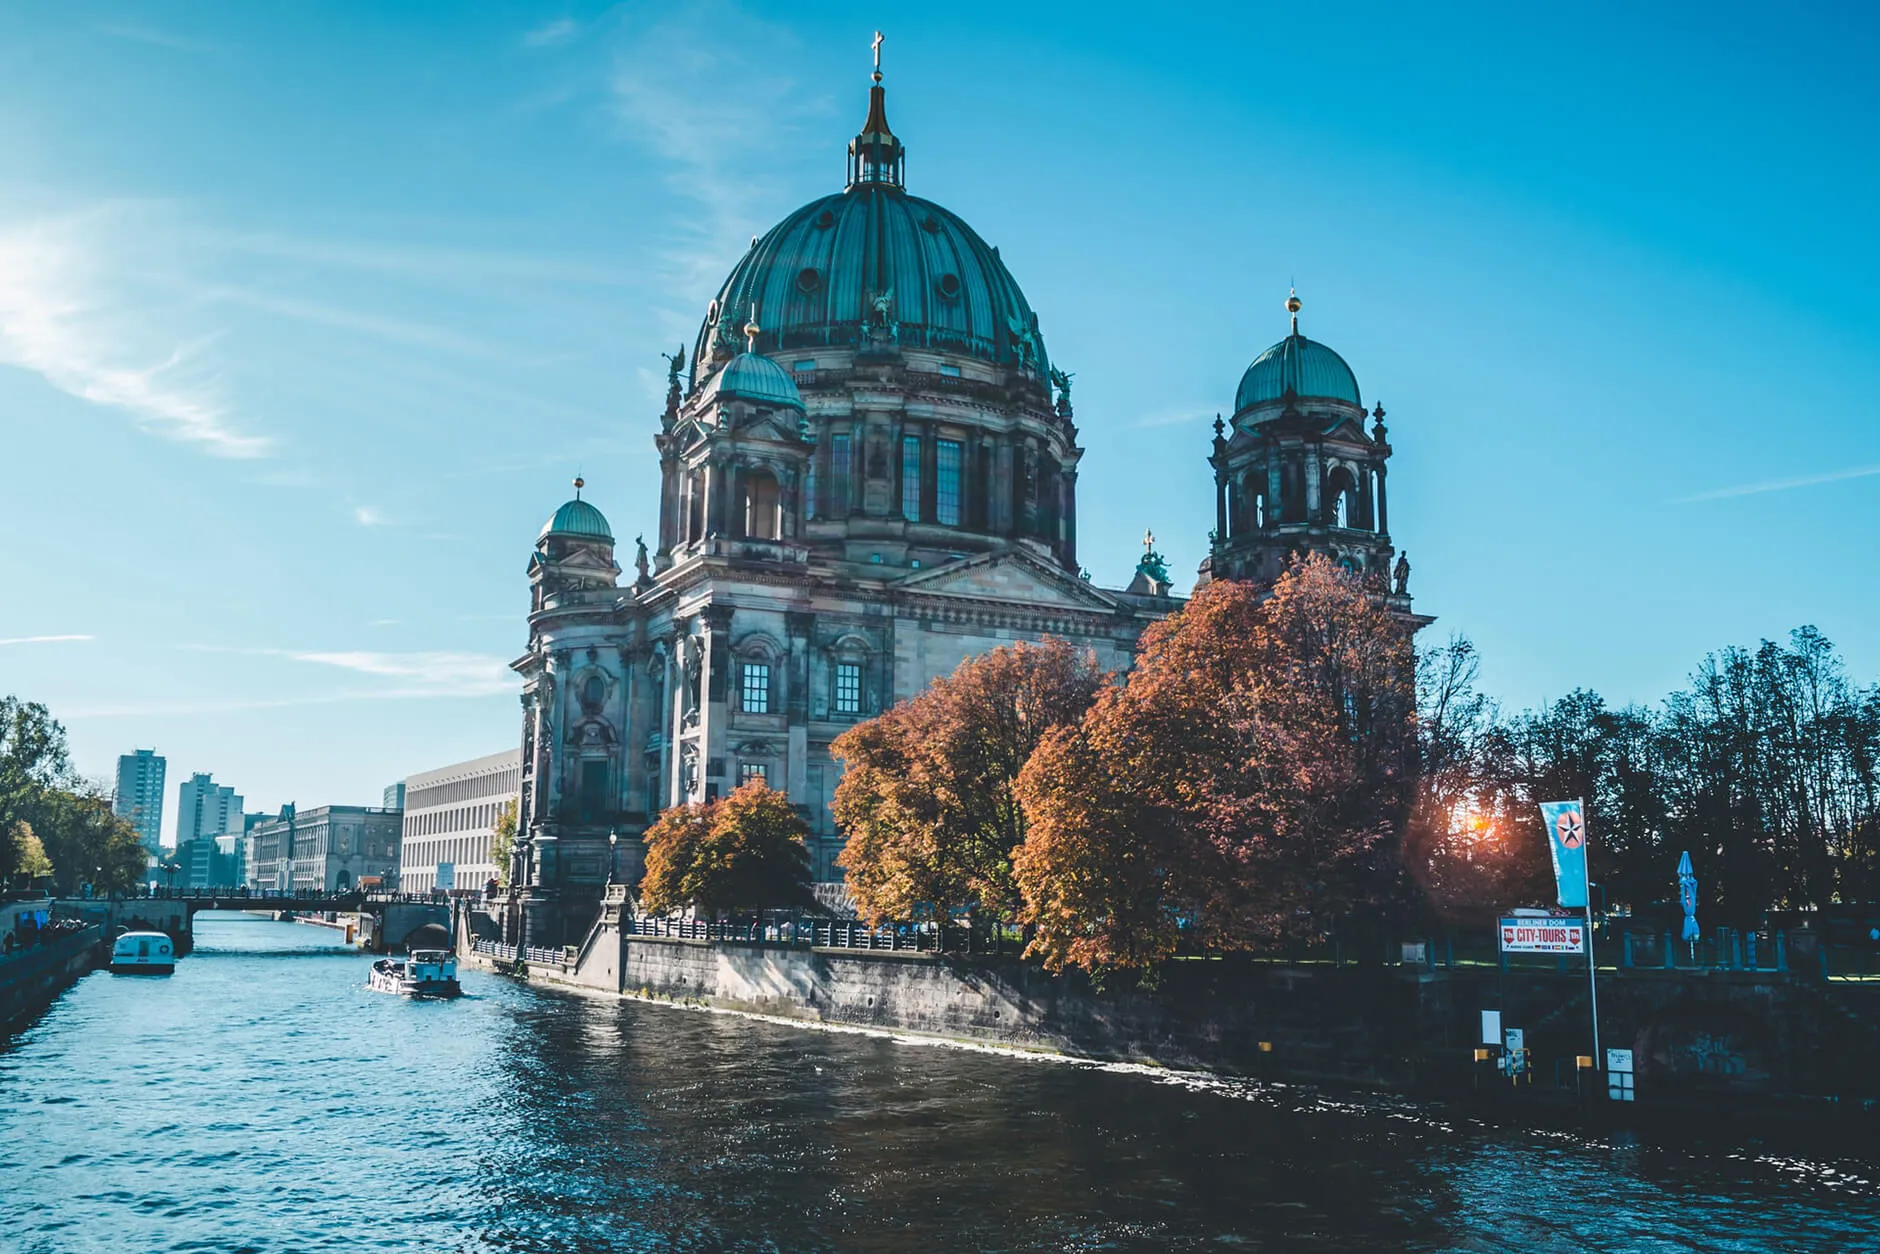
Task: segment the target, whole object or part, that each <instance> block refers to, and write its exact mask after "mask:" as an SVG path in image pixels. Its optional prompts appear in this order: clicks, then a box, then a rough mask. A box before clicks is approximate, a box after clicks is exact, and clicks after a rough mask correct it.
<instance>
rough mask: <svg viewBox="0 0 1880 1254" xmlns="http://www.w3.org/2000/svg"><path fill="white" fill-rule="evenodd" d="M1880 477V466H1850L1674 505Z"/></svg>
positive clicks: (1714, 493) (1701, 494) (1744, 485)
mask: <svg viewBox="0 0 1880 1254" xmlns="http://www.w3.org/2000/svg"><path fill="white" fill-rule="evenodd" d="M1873 475H1880V465H1874V466H1849V467H1847V468H1846V469H1845V470H1829V471H1824V472H1822V473H1820V474H1814V475H1796V476H1795V477H1793V478H1790V479H1765V480H1763V481H1761V482H1759V483H1740V484H1737V485H1736V486H1734V487H1729V488H1713V489H1711V490H1710V491H1708V492H1698V493H1696V494H1694V495H1692V496H1681V497H1679V498H1677V500H1676V501H1675V502H1673V503H1674V504H1677V505H1691V504H1694V503H1696V502H1698V501H1721V500H1725V499H1727V498H1729V497H1733V496H1758V495H1760V494H1762V493H1764V492H1786V491H1788V490H1789V489H1790V488H1812V487H1816V486H1817V485H1819V484H1823V483H1839V482H1841V481H1842V480H1843V479H1866V478H1869V477H1871V476H1873Z"/></svg>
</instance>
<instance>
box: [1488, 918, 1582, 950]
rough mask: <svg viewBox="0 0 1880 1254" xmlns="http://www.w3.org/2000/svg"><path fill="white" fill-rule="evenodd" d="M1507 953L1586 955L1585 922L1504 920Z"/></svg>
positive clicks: (1503, 945)
mask: <svg viewBox="0 0 1880 1254" xmlns="http://www.w3.org/2000/svg"><path fill="white" fill-rule="evenodd" d="M1501 952H1503V953H1505V954H1583V953H1585V952H1586V924H1585V923H1583V922H1580V921H1577V920H1574V919H1503V920H1502V921H1501Z"/></svg>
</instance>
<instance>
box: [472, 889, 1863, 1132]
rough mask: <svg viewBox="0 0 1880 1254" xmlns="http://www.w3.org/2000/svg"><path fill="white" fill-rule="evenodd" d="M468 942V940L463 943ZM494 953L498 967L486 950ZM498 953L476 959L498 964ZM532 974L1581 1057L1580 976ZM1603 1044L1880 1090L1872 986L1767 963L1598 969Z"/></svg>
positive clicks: (1218, 967) (1228, 1065)
mask: <svg viewBox="0 0 1880 1254" xmlns="http://www.w3.org/2000/svg"><path fill="white" fill-rule="evenodd" d="M463 936H464V938H465V942H466V943H465V948H466V949H469V948H470V947H471V946H470V945H469V943H468V942H469V937H470V933H469V930H468V929H466V930H465V932H464V933H463ZM492 957H494V958H495V960H494V961H490V959H491V958H492ZM504 957H505V955H501V954H498V955H490V954H488V953H487V952H486V953H485V954H484V955H482V958H481V960H483V961H487V962H489V964H490V965H492V966H496V967H499V968H511V967H513V964H511V963H509V962H506V961H504V960H503V958H504ZM524 965H525V966H526V969H527V973H528V975H529V976H530V978H532V979H538V980H542V981H545V982H550V983H560V984H567V985H573V986H577V987H581V988H585V989H589V990H594V991H599V992H605V993H609V994H618V995H624V996H635V997H642V998H648V999H654V1000H669V1001H681V1002H687V1003H694V1004H702V1005H707V1006H712V1007H717V1008H721V1009H726V1010H737V1011H746V1012H751V1013H757V1014H764V1015H771V1016H776V1017H780V1018H786V1019H798V1020H805V1021H810V1022H815V1023H823V1024H838V1025H845V1026H854V1027H865V1028H872V1029H879V1030H885V1031H893V1032H910V1033H921V1034H926V1035H931V1036H936V1037H943V1038H948V1039H953V1040H961V1041H972V1042H981V1043H985V1044H995V1045H1003V1046H1014V1047H1019V1048H1026V1049H1039V1050H1048V1051H1052V1052H1057V1053H1064V1054H1072V1055H1077V1056H1082V1057H1090V1058H1099V1059H1110V1060H1119V1061H1142V1062H1154V1063H1157V1064H1161V1065H1165V1066H1171V1067H1181V1068H1195V1069H1203V1070H1211V1071H1223V1072H1230V1073H1242V1074H1256V1075H1269V1076H1276V1077H1285V1078H1292V1079H1301V1080H1324V1081H1336V1082H1341V1083H1349V1084H1354V1085H1361V1086H1366V1087H1376V1088H1388V1089H1398V1090H1404V1091H1412V1090H1415V1091H1442V1090H1453V1089H1458V1088H1469V1087H1471V1086H1473V1085H1474V1084H1475V1083H1476V1082H1477V1080H1478V1072H1477V1071H1476V1069H1475V1063H1474V1061H1473V1050H1474V1048H1475V1046H1476V1045H1477V1044H1478V1043H1479V1042H1478V1039H1477V1038H1478V1036H1479V1034H1480V1027H1481V1011H1483V1010H1486V1009H1499V1010H1501V1011H1502V1013H1503V1022H1504V1023H1505V1024H1506V1025H1507V1026H1510V1027H1521V1028H1523V1029H1524V1030H1525V1031H1526V1033H1527V1043H1528V1047H1529V1049H1530V1050H1532V1051H1533V1058H1534V1061H1535V1065H1536V1066H1537V1068H1540V1069H1542V1070H1543V1072H1544V1074H1543V1075H1542V1076H1541V1077H1540V1078H1541V1079H1542V1080H1545V1081H1548V1082H1551V1080H1552V1078H1553V1077H1552V1068H1553V1067H1555V1065H1556V1063H1558V1065H1560V1066H1562V1067H1564V1068H1566V1069H1568V1071H1569V1072H1570V1071H1571V1069H1572V1067H1573V1061H1572V1060H1573V1058H1574V1057H1575V1056H1576V1055H1580V1054H1587V1053H1590V1052H1591V1041H1590V1015H1589V1013H1588V1007H1587V992H1586V979H1585V974H1584V971H1583V970H1582V971H1580V972H1571V971H1565V972H1547V971H1528V972H1513V971H1511V972H1506V973H1503V972H1498V971H1497V970H1495V969H1494V968H1492V967H1490V968H1461V967H1459V968H1453V969H1443V968H1439V969H1436V970H1429V969H1426V968H1421V967H1415V966H1410V967H1402V966H1384V965H1368V966H1342V967H1341V966H1335V965H1332V964H1302V965H1288V964H1283V963H1268V962H1255V961H1245V960H1233V959H1227V960H1208V961H1177V962H1172V963H1169V964H1167V965H1166V966H1165V967H1164V968H1163V970H1162V972H1161V975H1160V979H1159V981H1158V983H1157V985H1156V986H1155V987H1153V988H1143V987H1139V986H1137V985H1135V984H1134V983H1133V982H1132V981H1129V980H1117V981H1114V982H1112V984H1111V985H1110V986H1109V987H1106V988H1098V987H1094V986H1093V985H1092V983H1091V982H1090V981H1089V980H1088V979H1087V978H1085V977H1082V976H1080V975H1076V974H1071V975H1065V976H1051V975H1049V974H1047V973H1046V972H1044V971H1043V970H1042V969H1040V968H1039V967H1037V966H1036V965H1035V964H1032V963H1027V962H1022V961H1019V960H1017V959H1014V958H994V957H985V956H971V957H966V956H957V955H934V954H916V953H905V952H902V953H889V952H880V951H874V952H871V951H863V950H843V949H810V948H804V947H788V946H778V945H747V944H736V943H729V942H706V941H694V940H680V939H676V938H661V937H643V936H633V937H622V936H621V934H620V933H619V932H618V931H617V930H615V929H614V928H613V927H612V926H611V925H608V924H602V925H601V926H598V927H596V928H595V929H594V930H593V931H592V932H590V933H589V935H588V937H587V939H586V941H585V943H584V944H583V945H581V946H579V947H578V948H576V949H575V950H574V951H573V956H572V960H570V958H569V957H568V956H566V954H565V953H564V951H556V953H555V955H554V956H553V957H552V958H550V957H548V956H546V955H542V954H538V955H537V956H536V960H535V961H532V962H529V963H526V964H524ZM1599 996H1600V1022H1601V1030H1602V1040H1601V1044H1602V1046H1605V1047H1617V1048H1631V1049H1633V1050H1634V1051H1635V1053H1636V1054H1637V1055H1638V1064H1637V1065H1638V1068H1639V1076H1640V1083H1641V1084H1646V1083H1650V1084H1651V1085H1652V1086H1653V1088H1654V1089H1655V1090H1656V1091H1657V1092H1659V1093H1669V1092H1674V1091H1676V1092H1682V1093H1686V1094H1689V1095H1693V1096H1699V1095H1702V1094H1706V1093H1734V1094H1738V1095H1776V1094H1780V1095H1810V1094H1812V1095H1820V1096H1826V1097H1834V1098H1838V1099H1841V1100H1845V1101H1851V1102H1858V1101H1861V1100H1866V1099H1872V1098H1876V1097H1880V988H1869V987H1867V986H1862V985H1841V984H1834V985H1829V984H1823V983H1821V982H1820V981H1818V980H1810V979H1804V978H1792V977H1788V976H1784V975H1778V974H1777V973H1775V972H1761V973H1743V972H1712V973H1695V974H1694V973H1690V972H1658V971H1646V972H1631V971H1628V972H1624V973H1615V972H1607V973H1604V974H1602V977H1601V982H1600V990H1599Z"/></svg>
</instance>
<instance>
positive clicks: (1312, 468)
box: [1303, 444, 1325, 527]
mask: <svg viewBox="0 0 1880 1254" xmlns="http://www.w3.org/2000/svg"><path fill="white" fill-rule="evenodd" d="M1303 464H1304V467H1305V476H1306V521H1307V522H1308V523H1310V524H1311V525H1312V526H1314V527H1316V526H1318V525H1319V524H1320V523H1321V522H1322V521H1324V520H1323V519H1322V518H1320V516H1319V480H1320V479H1321V478H1322V477H1323V476H1324V473H1325V471H1324V467H1323V466H1322V465H1321V464H1320V461H1319V446H1318V445H1316V444H1312V445H1308V446H1307V447H1306V452H1305V459H1304V463H1303Z"/></svg>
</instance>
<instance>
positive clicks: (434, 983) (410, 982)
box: [367, 949, 463, 997]
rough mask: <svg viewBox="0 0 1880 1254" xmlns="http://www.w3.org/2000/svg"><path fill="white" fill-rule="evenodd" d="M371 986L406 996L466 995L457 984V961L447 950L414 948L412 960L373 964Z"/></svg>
mask: <svg viewBox="0 0 1880 1254" xmlns="http://www.w3.org/2000/svg"><path fill="white" fill-rule="evenodd" d="M367 983H368V986H369V987H371V988H372V989H373V990H374V991H376V992H380V993H402V994H404V995H405V996H406V997H455V996H457V995H458V994H459V993H461V992H463V986H462V985H460V984H459V983H457V960H456V959H455V958H453V957H451V956H450V953H449V951H448V950H443V949H414V950H412V951H411V956H410V957H408V958H380V959H379V960H378V961H377V962H375V963H373V964H372V978H371V979H370V980H369V981H367Z"/></svg>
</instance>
